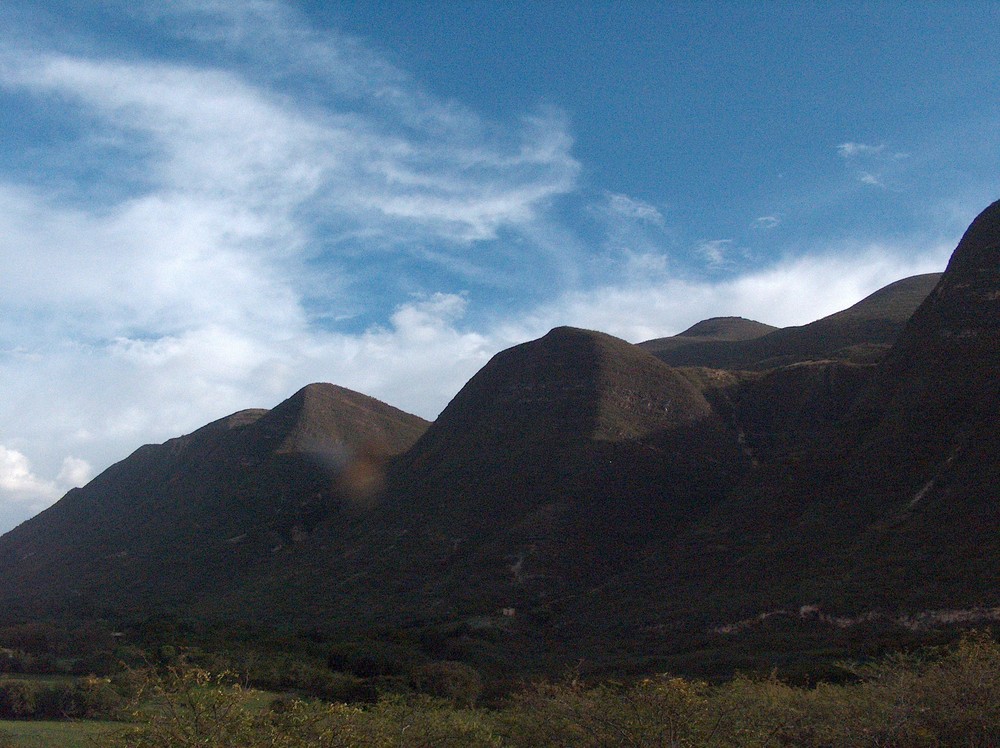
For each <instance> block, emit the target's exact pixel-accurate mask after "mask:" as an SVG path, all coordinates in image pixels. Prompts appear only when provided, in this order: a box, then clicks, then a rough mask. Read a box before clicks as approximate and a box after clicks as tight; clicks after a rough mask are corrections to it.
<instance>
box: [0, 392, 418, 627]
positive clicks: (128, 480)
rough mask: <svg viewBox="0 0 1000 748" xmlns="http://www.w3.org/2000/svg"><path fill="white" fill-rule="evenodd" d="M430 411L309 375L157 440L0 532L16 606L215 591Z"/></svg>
mask: <svg viewBox="0 0 1000 748" xmlns="http://www.w3.org/2000/svg"><path fill="white" fill-rule="evenodd" d="M425 428H426V422H424V421H423V420H422V419H420V418H417V417H416V416H412V415H409V414H407V413H403V412H402V411H399V410H396V409H395V408H391V407H390V406H388V405H385V404H384V403H381V402H379V401H377V400H374V399H372V398H370V397H367V396H365V395H361V394H359V393H356V392H351V391H350V390H346V389H343V388H341V387H335V386H334V385H329V384H314V385H309V386H308V387H305V388H304V389H302V390H300V391H299V392H298V393H296V394H295V395H293V396H292V397H291V398H289V399H288V400H286V401H285V402H284V403H282V404H281V405H279V406H278V407H276V408H274V409H273V410H271V411H266V410H249V411H242V412H240V413H236V414H235V415H232V416H229V417H227V418H223V419H221V420H219V421H215V422H214V423H211V424H209V425H208V426H205V427H203V428H201V429H199V430H197V431H195V432H193V433H191V434H189V435H187V436H183V437H179V438H177V439H171V440H170V441H168V442H166V443H164V444H160V445H147V446H144V447H141V448H140V449H138V450H136V452H134V453H133V454H132V455H131V456H130V457H128V458H126V459H125V460H122V461H121V462H119V463H117V464H115V465H113V466H111V467H110V468H108V469H107V470H106V471H104V472H103V473H102V474H101V475H99V476H98V477H97V478H95V479H94V480H93V481H91V482H90V483H89V484H87V486H85V487H84V488H81V489H74V490H73V491H70V492H69V493H68V494H67V495H66V496H65V497H64V498H63V499H62V500H60V501H59V502H57V503H56V504H55V505H54V506H52V507H50V508H49V509H47V510H46V511H44V512H42V513H41V514H40V515H38V516H37V517H35V518H33V519H31V520H29V521H28V522H25V523H24V524H22V525H21V526H19V527H17V528H15V529H14V530H12V531H11V532H9V533H7V534H6V535H4V536H3V538H2V539H0V569H2V574H0V600H2V601H3V604H4V605H5V606H7V607H8V610H10V609H13V608H17V607H21V608H24V609H25V610H26V611H30V610H32V609H35V608H41V609H52V608H53V607H56V608H61V609H64V610H67V611H71V612H72V611H75V612H78V613H80V614H86V613H87V612H88V611H90V612H98V613H99V612H102V611H111V610H119V611H121V610H127V609H130V608H136V609H141V608H144V607H150V606H155V607H158V608H169V607H172V606H175V605H181V606H183V605H186V604H189V603H191V602H192V601H194V600H196V599H197V598H199V597H201V596H203V595H214V594H217V593H218V592H219V591H220V590H224V589H226V588H227V587H228V586H230V585H232V584H235V583H237V582H238V581H239V580H240V579H241V578H242V577H243V576H245V575H248V574H250V573H251V572H252V570H253V569H254V568H255V567H256V566H258V565H259V564H260V563H261V562H262V560H266V559H268V558H269V556H270V554H271V553H272V551H273V550H274V549H275V548H278V547H281V546H283V545H288V544H291V543H294V542H295V541H296V539H297V538H298V537H299V536H300V535H301V534H302V533H304V532H305V531H307V530H308V528H309V527H311V526H314V525H315V524H316V523H317V522H319V521H320V520H321V519H322V518H323V517H324V516H326V514H328V513H329V511H330V509H331V506H334V505H336V503H337V501H338V497H339V495H340V494H342V493H344V492H345V491H348V492H349V491H352V490H355V487H354V486H352V485H350V484H347V485H345V481H344V477H345V476H348V477H350V476H351V475H352V472H354V464H355V462H356V460H357V459H359V458H360V459H364V460H373V459H378V455H380V454H382V455H387V454H389V453H393V452H399V451H401V450H404V449H405V448H407V447H408V446H409V445H410V444H412V443H413V442H414V441H415V440H416V439H417V437H418V436H419V435H420V434H421V433H422V432H423V430H424V429H425Z"/></svg>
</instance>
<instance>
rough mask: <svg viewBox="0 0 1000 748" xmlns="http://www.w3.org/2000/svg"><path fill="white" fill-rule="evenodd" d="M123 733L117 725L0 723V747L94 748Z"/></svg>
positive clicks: (61, 722) (60, 722) (94, 722)
mask: <svg viewBox="0 0 1000 748" xmlns="http://www.w3.org/2000/svg"><path fill="white" fill-rule="evenodd" d="M112 730H121V725H120V724H119V723H115V722H96V721H87V722H67V721H59V722H52V721H49V722H41V721H33V722H5V721H0V748H94V746H101V745H104V740H103V736H104V735H107V734H108V733H109V732H111V731H112Z"/></svg>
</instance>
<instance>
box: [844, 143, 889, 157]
mask: <svg viewBox="0 0 1000 748" xmlns="http://www.w3.org/2000/svg"><path fill="white" fill-rule="evenodd" d="M883 150H885V144H884V143H880V144H879V145H868V144H866V143H853V142H848V143H841V144H840V145H838V146H837V153H839V154H840V155H841V156H843V157H844V158H854V157H855V156H872V155H877V154H879V153H881V152H882V151H883Z"/></svg>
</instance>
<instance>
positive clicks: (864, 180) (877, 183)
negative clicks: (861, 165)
mask: <svg viewBox="0 0 1000 748" xmlns="http://www.w3.org/2000/svg"><path fill="white" fill-rule="evenodd" d="M858 181H859V182H861V184H867V185H869V186H870V187H885V185H884V184H882V180H881V179H879V177H878V176H877V175H875V174H872V173H871V172H868V171H862V172H859V173H858Z"/></svg>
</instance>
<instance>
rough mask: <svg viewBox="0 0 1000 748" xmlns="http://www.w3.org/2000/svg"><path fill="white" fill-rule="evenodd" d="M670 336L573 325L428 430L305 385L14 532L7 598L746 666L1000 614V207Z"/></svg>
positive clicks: (725, 668)
mask: <svg viewBox="0 0 1000 748" xmlns="http://www.w3.org/2000/svg"><path fill="white" fill-rule="evenodd" d="M664 340H666V341H678V340H679V341H680V342H679V343H678V342H663V341H652V342H648V343H646V344H642V345H639V346H635V345H631V344H629V343H627V342H625V341H623V340H620V339H617V338H614V337H612V336H610V335H606V334H604V333H600V332H594V331H587V330H579V329H574V328H568V327H560V328H556V329H554V330H552V331H551V332H550V333H548V334H547V335H545V336H544V337H542V338H540V339H538V340H534V341H531V342H528V343H524V344H522V345H519V346H515V347H513V348H511V349H509V350H506V351H503V352H501V353H498V354H497V355H496V356H495V357H494V358H493V359H492V360H491V361H490V362H489V363H488V364H487V365H486V366H485V367H483V369H482V370H480V371H479V372H478V373H477V374H476V375H475V376H474V377H473V378H472V379H471V380H470V381H469V382H468V383H467V384H466V386H465V387H463V388H462V390H461V391H460V392H459V393H458V394H457V395H456V396H455V398H454V399H453V400H452V402H451V403H450V404H449V405H448V407H447V408H445V410H444V411H443V412H442V413H441V415H440V416H439V417H438V418H437V419H436V421H435V422H434V423H433V424H427V423H425V422H423V421H422V420H420V419H418V418H416V417H414V416H409V415H407V414H405V413H402V412H400V411H398V410H395V409H393V408H391V407H389V406H387V405H385V404H384V403H380V402H378V401H376V400H373V399H371V398H368V397H366V396H364V395H360V394H358V393H353V392H350V391H348V390H344V389H342V388H338V387H334V386H333V385H310V386H309V387H306V388H305V389H303V390H302V391H300V392H299V393H297V394H296V395H294V396H293V397H291V398H289V400H287V401H285V402H284V403H282V404H281V405H279V406H278V407H276V408H274V409H273V410H270V411H260V410H256V411H244V412H241V413H237V414H234V415H232V416H229V417H228V418H225V419H222V420H220V421H216V422H214V423H212V424H209V425H208V426H206V427H204V428H202V429H200V430H198V431H196V432H194V433H192V434H189V435H188V436H185V437H181V438H179V439H174V440H171V441H169V442H166V443H165V444H162V445H155V446H146V447H143V448H141V449H139V450H137V451H136V452H135V453H134V454H133V455H132V456H130V457H129V458H127V459H126V460H124V461H122V462H121V463H118V464H117V465H115V466H112V467H111V468H109V469H108V470H107V471H105V473H103V474H102V475H100V476H98V478H96V479H95V480H94V481H92V482H91V483H90V484H88V485H87V486H85V487H84V488H82V489H76V490H74V491H71V492H70V493H69V494H67V496H66V497H64V498H63V499H62V500H61V501H60V502H58V503H57V504H56V505H55V506H53V507H52V508H50V509H49V510H47V511H46V512H43V513H42V514H41V515H39V516H38V517H36V518H34V519H33V520H31V521H29V522H27V523H25V524H24V525H22V526H20V527H18V528H17V529H15V530H14V531H12V532H11V533H8V534H7V535H5V536H3V537H2V538H0V606H2V608H3V609H4V610H6V611H8V613H7V614H8V616H9V617H12V618H17V617H21V618H25V617H29V616H31V615H33V614H37V613H45V614H48V615H76V616H94V615H104V616H110V617H121V616H139V615H142V614H143V613H148V612H149V611H154V610H164V609H170V610H177V611H181V612H184V613H185V614H188V615H192V616H196V617H197V618H199V619H201V620H208V621H217V622H218V621H224V622H229V623H237V624H241V623H247V622H253V623H254V624H256V625H260V626H269V627H273V628H275V629H286V630H287V629H292V630H306V629H308V630H309V631H313V632H325V633H326V634H329V635H338V636H344V635H347V633H353V634H359V635H360V634H361V633H363V632H366V631H367V632H371V631H376V632H386V631H389V632H394V633H393V635H394V636H395V635H397V634H399V632H400V631H401V630H402V631H403V632H404V633H405V634H406V636H411V637H413V638H416V639H419V640H420V641H432V642H436V644H435V645H434V646H435V648H436V649H435V652H436V654H435V656H438V657H441V658H442V659H466V660H470V661H473V662H475V663H476V664H477V665H480V666H484V667H488V668H493V669H494V670H505V671H506V672H508V673H509V672H524V671H527V670H531V669H535V670H547V671H549V672H557V671H559V670H560V669H561V668H563V667H565V665H566V664H567V663H571V662H579V661H581V660H586V661H587V662H588V663H590V664H591V666H592V667H597V668H607V669H609V670H619V671H620V670H623V669H633V670H647V671H648V670H674V671H685V672H691V671H698V672H704V673H709V674H713V673H714V674H720V673H721V674H725V673H731V672H733V671H734V670H736V669H740V668H756V667H770V666H772V665H774V664H776V663H779V664H780V663H785V664H787V663H788V662H790V661H793V660H794V657H797V656H799V655H798V654H796V652H798V653H803V652H805V653H807V654H808V656H826V657H830V658H833V657H841V656H844V655H855V654H858V653H861V654H865V653H870V652H872V651H874V649H875V648H877V647H879V646H882V644H883V643H886V642H888V643H898V642H899V641H903V640H905V641H916V640H917V638H919V636H922V635H923V634H918V633H917V631H918V629H920V627H921V626H930V627H932V628H933V627H934V626H938V625H940V623H941V622H943V621H944V622H946V621H954V620H971V621H975V620H991V619H990V616H993V617H994V618H996V617H997V615H1000V613H998V611H997V607H998V606H1000V599H998V597H997V592H996V590H997V589H998V588H1000V532H998V530H1000V505H998V504H997V501H996V486H997V485H1000V453H998V451H997V450H998V447H997V445H998V444H1000V418H998V417H997V415H998V412H1000V203H995V204H994V205H992V206H990V207H989V208H987V210H986V211H984V212H983V213H982V214H981V215H980V216H979V217H978V218H977V219H976V220H975V221H974V222H973V224H972V225H971V226H970V227H969V230H968V231H967V232H966V234H965V236H964V237H963V238H962V240H961V242H960V243H959V245H958V247H957V249H956V250H955V253H954V255H953V256H952V259H951V261H950V262H949V265H948V268H947V269H946V271H945V272H944V273H943V274H940V275H928V276H917V277H914V278H908V279H905V280H903V281H899V282H897V283H894V284H892V285H890V286H887V287H886V288H884V289H882V290H881V291H879V292H876V293H875V294H872V295H871V296H869V297H868V298H866V299H864V300H862V301H861V302H859V303H858V304H856V305H854V306H852V307H851V308H850V309H846V310H844V311H842V312H839V313H837V314H834V315H830V316H829V317H826V318H824V319H821V320H818V321H817V322H814V323H812V324H810V325H805V326H802V327H795V328H784V329H777V330H771V329H769V328H767V326H763V325H760V324H759V323H754V322H751V321H749V320H741V319H736V318H716V319H712V320H706V321H705V322H703V323H699V324H698V325H695V326H694V327H692V328H691V329H689V330H687V331H685V333H683V334H681V335H679V336H675V337H674V338H668V339H664ZM654 343H656V345H654ZM651 351H652V352H651ZM654 353H655V355H654ZM668 361H670V362H673V363H668ZM683 362H688V363H691V364H692V365H685V366H680V365H679V364H680V363H683ZM915 622H916V623H915ZM928 622H929V623H928ZM345 632H347V633H345ZM935 635H937V634H935ZM907 637H909V638H907ZM914 637H917V638H914ZM803 656H805V655H803Z"/></svg>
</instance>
